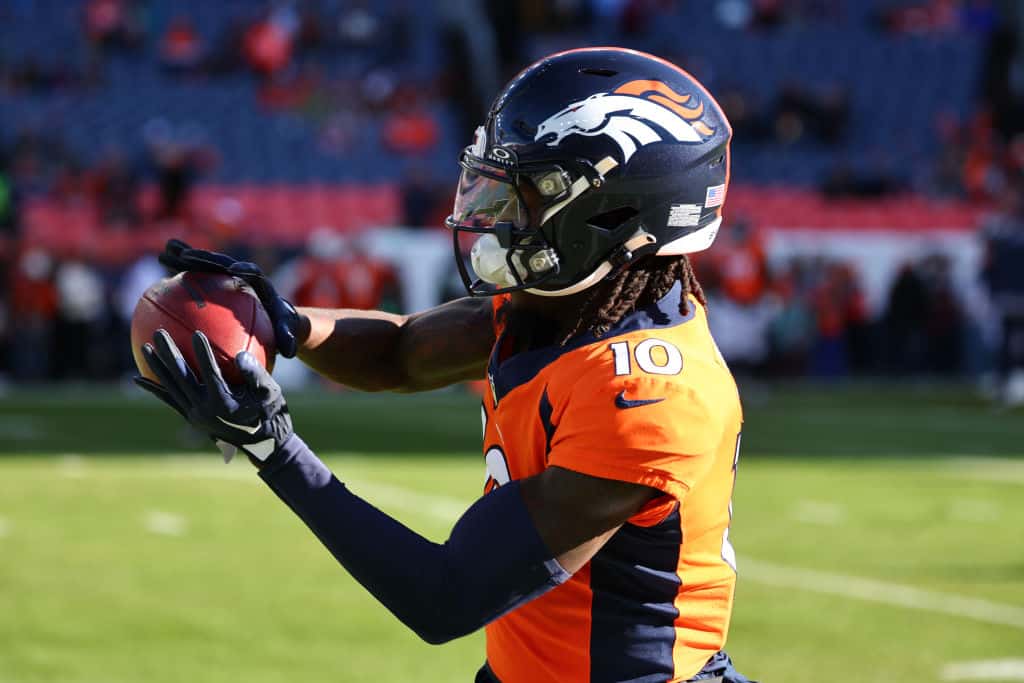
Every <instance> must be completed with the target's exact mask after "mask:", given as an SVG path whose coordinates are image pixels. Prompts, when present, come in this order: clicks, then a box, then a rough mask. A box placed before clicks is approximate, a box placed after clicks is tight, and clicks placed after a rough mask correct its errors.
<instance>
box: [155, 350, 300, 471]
mask: <svg viewBox="0 0 1024 683" xmlns="http://www.w3.org/2000/svg"><path fill="white" fill-rule="evenodd" d="M192 348H193V349H194V351H195V354H196V359H197V360H198V363H199V375H200V379H201V381H200V380H197V379H196V377H195V375H194V374H192V370H191V369H190V368H189V366H188V364H186V363H185V359H184V358H183V357H182V355H181V351H179V350H178V347H177V346H176V345H175V344H174V341H173V340H172V339H171V337H170V335H169V334H167V332H166V331H164V330H157V331H156V334H154V335H153V343H152V344H146V345H145V346H143V347H142V353H143V356H144V357H145V359H146V363H147V364H148V365H149V367H150V369H151V370H152V371H153V374H155V375H156V376H157V377H158V378H159V379H160V384H157V383H155V382H151V381H150V380H148V379H146V378H144V377H136V378H135V383H136V384H138V385H139V386H140V387H142V388H143V389H145V390H146V391H148V392H150V393H152V394H154V395H155V396H156V397H157V398H159V399H160V400H162V401H163V402H164V403H166V404H167V405H169V406H171V407H172V408H174V409H175V410H176V411H178V412H179V413H180V414H181V415H182V416H183V417H184V418H185V419H186V420H188V421H189V422H190V423H191V424H192V425H193V426H194V427H195V428H196V429H199V430H200V431H202V432H206V433H207V434H209V435H210V436H211V437H212V438H213V440H214V441H215V442H216V443H217V446H218V447H219V448H220V450H221V453H223V454H224V461H225V462H228V461H230V460H231V457H232V456H233V455H234V453H235V449H236V448H241V449H242V450H243V451H244V452H245V453H246V454H248V455H249V456H251V457H252V458H254V459H255V460H257V461H259V463H262V462H265V461H266V460H267V458H269V457H270V456H271V455H272V454H273V453H275V452H276V451H277V450H278V449H279V448H280V447H281V445H282V444H283V443H284V442H285V441H287V440H288V437H290V436H291V435H292V433H293V430H292V418H291V415H289V413H288V405H287V404H286V403H285V400H284V395H283V394H282V393H281V387H280V386H278V384H277V382H275V381H274V378H273V377H271V376H270V373H269V372H267V370H266V368H264V367H263V366H262V365H260V364H259V361H257V360H256V358H255V357H254V356H253V355H252V354H250V353H248V352H247V351H242V352H241V353H239V354H238V355H237V356H235V364H236V365H237V366H238V371H239V372H240V373H241V375H242V377H243V379H244V383H243V384H242V385H240V386H236V387H230V386H228V384H227V382H225V381H224V377H223V375H221V372H220V368H219V367H218V366H217V361H216V359H215V358H214V356H213V349H212V348H210V342H209V340H208V339H207V338H206V335H205V334H203V333H202V332H195V333H194V334H193V335H192ZM259 463H257V464H259Z"/></svg>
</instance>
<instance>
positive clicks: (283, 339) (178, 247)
mask: <svg viewBox="0 0 1024 683" xmlns="http://www.w3.org/2000/svg"><path fill="white" fill-rule="evenodd" d="M159 259H160V263H162V264H164V265H165V266H167V268H169V269H171V270H172V271H174V272H175V273H180V272H182V271H191V272H202V273H223V274H225V275H234V276H235V277H237V278H241V279H242V280H245V282H246V283H248V285H249V286H250V287H252V288H253V291H255V292H256V296H258V297H259V299H260V303H262V304H263V308H265V309H266V310H267V314H268V315H269V316H270V321H271V323H273V325H274V341H275V344H276V346H277V352H278V353H280V354H281V355H282V356H284V357H285V358H294V357H295V353H296V352H297V351H298V341H297V339H296V334H297V332H298V329H299V314H298V312H297V311H296V310H295V307H294V306H292V305H291V303H290V302H289V301H288V300H287V299H285V298H284V297H282V296H281V295H280V294H278V293H277V290H276V289H274V285H273V284H272V283H271V282H270V279H269V278H268V277H267V276H266V275H264V274H263V271H262V270H260V267H259V266H257V265H256V264H255V263H250V262H248V261H239V260H238V259H236V258H233V257H231V256H228V255H227V254H219V253H217V252H215V251H205V250H203V249H193V248H191V247H190V246H189V245H188V244H186V243H185V242H182V241H181V240H176V239H170V240H167V245H166V246H165V247H164V250H163V253H161V254H160V256H159Z"/></svg>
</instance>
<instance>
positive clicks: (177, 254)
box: [157, 238, 191, 272]
mask: <svg viewBox="0 0 1024 683" xmlns="http://www.w3.org/2000/svg"><path fill="white" fill-rule="evenodd" d="M186 249H191V247H190V246H189V245H188V244H187V243H186V242H183V241H181V240H179V239H174V238H171V239H169V240H167V244H166V245H164V250H163V251H162V252H161V253H160V255H159V256H158V257H157V260H159V261H160V263H162V264H163V265H164V266H166V267H167V268H169V269H171V270H173V271H176V272H181V271H182V270H184V264H183V263H182V262H181V252H183V251H185V250H186Z"/></svg>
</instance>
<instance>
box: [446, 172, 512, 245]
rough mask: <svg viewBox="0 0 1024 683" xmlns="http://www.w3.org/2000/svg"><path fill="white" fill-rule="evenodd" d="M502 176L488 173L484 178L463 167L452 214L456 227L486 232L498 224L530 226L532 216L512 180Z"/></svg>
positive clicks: (500, 173)
mask: <svg viewBox="0 0 1024 683" xmlns="http://www.w3.org/2000/svg"><path fill="white" fill-rule="evenodd" d="M501 175H503V172H502V171H497V170H488V173H487V175H484V174H483V173H479V172H477V171H476V170H474V169H472V168H467V167H463V169H462V175H461V176H460V177H459V186H458V189H457V191H456V194H455V207H454V209H453V210H452V220H453V221H454V222H455V224H456V225H458V226H459V227H460V228H468V229H471V230H472V229H475V230H487V229H488V228H492V227H494V226H495V225H496V224H497V223H511V224H512V225H513V226H515V227H516V228H525V227H527V226H528V225H529V222H530V217H529V212H528V211H527V209H526V207H525V206H524V205H523V202H522V199H521V198H520V196H519V193H518V192H517V191H516V188H515V185H514V184H513V181H512V179H511V177H508V176H507V175H506V177H505V178H504V179H501Z"/></svg>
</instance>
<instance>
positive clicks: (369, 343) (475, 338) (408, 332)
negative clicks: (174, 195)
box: [160, 239, 494, 391]
mask: <svg viewBox="0 0 1024 683" xmlns="http://www.w3.org/2000/svg"><path fill="white" fill-rule="evenodd" d="M160 262H161V263H163V264H164V265H165V266H166V267H167V268H169V269H170V270H171V271H173V272H179V271H186V270H187V271H204V272H214V273H225V274H227V275H233V276H235V277H238V278H241V279H243V280H245V281H246V282H247V283H248V284H249V285H250V286H251V287H252V288H253V290H254V291H255V293H256V295H257V296H258V297H259V299H260V302H261V303H262V304H263V307H264V308H265V309H266V311H267V314H268V315H269V316H270V320H271V323H272V324H273V328H274V338H275V341H276V342H277V351H278V353H280V354H281V355H282V356H284V357H286V358H291V357H293V356H295V355H298V356H300V357H301V358H302V360H303V361H305V362H306V364H307V365H309V366H310V367H312V368H313V369H314V370H316V371H317V372H319V373H320V374H322V375H325V376H327V377H329V378H331V379H333V380H334V381H336V382H340V383H342V384H346V385H348V386H350V387H353V388H356V389H362V390H364V391H386V390H387V391H424V390H426V389H436V388H438V387H443V386H446V385H448V384H453V383H455V382H460V381H462V380H467V379H482V378H483V375H484V370H485V368H486V366H487V356H488V354H489V353H490V351H491V347H492V346H493V344H494V330H493V326H492V324H491V311H492V308H491V306H492V303H491V300H490V299H486V298H485V299H471V298H464V299H459V300H457V301H453V302H450V303H447V304H444V305H442V306H438V307H436V308H432V309H430V310H429V311H424V312H422V313H417V314H415V315H409V316H402V315H393V314H390V313H383V312H381V311H354V310H329V309H316V308H307V309H302V310H301V311H299V310H296V308H295V307H294V306H292V305H291V303H289V302H288V301H287V300H285V299H284V297H282V296H281V295H280V294H278V293H277V290H276V289H275V288H274V285H273V283H272V282H271V281H270V279H269V278H267V277H266V276H265V275H264V273H263V271H262V270H260V268H259V266H257V265H256V264H254V263H248V262H245V261H238V260H237V259H235V258H233V257H231V256H228V255H227V254H219V253H216V252H211V251H204V250H201V249H192V248H191V247H189V245H188V244H186V243H184V242H182V241H181V240H174V239H172V240H169V241H168V242H167V245H166V247H165V248H164V251H163V252H162V253H161V254H160Z"/></svg>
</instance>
